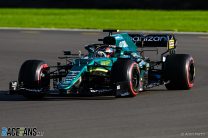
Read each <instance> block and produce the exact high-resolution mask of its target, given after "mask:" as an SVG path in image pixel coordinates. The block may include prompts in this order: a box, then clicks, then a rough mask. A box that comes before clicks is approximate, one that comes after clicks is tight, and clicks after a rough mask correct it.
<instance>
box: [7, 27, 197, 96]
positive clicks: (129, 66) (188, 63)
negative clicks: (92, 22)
mask: <svg viewBox="0 0 208 138" xmlns="http://www.w3.org/2000/svg"><path fill="white" fill-rule="evenodd" d="M115 31H116V30H104V32H108V33H109V35H108V36H106V37H104V38H103V39H99V40H100V41H101V43H99V44H90V45H88V46H86V47H85V49H86V50H87V51H88V54H87V55H83V54H81V53H79V54H72V53H71V52H70V51H64V56H63V57H59V58H61V59H64V60H66V62H65V64H61V63H59V62H58V63H57V65H56V66H49V65H48V64H46V63H45V62H44V61H42V60H27V61H25V62H24V63H23V64H22V66H21V68H20V71H19V77H18V81H11V82H10V85H9V89H10V93H11V94H14V93H17V94H22V95H24V96H25V97H27V98H32V99H35V98H42V97H44V96H46V95H47V94H50V93H51V91H56V92H57V93H58V94H60V95H70V96H109V95H112V96H116V97H123V96H130V97H134V96H136V95H137V94H138V93H139V92H140V91H144V90H146V89H149V88H152V87H156V86H159V85H165V86H166V88H167V89H168V90H187V89H191V88H192V87H193V84H194V78H195V66H194V60H193V58H192V57H191V56H190V55H188V54H176V53H175V51H176V39H175V36H174V35H170V34H149V35H142V34H129V33H115V34H113V32H115ZM159 47H166V49H167V50H165V51H164V53H162V54H161V59H160V60H159V61H153V60H151V59H150V58H148V57H144V55H143V54H144V52H145V51H151V50H156V51H157V49H158V48H159ZM145 48H147V49H145ZM151 48H154V49H151Z"/></svg>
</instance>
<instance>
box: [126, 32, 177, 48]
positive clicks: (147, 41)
mask: <svg viewBox="0 0 208 138" xmlns="http://www.w3.org/2000/svg"><path fill="white" fill-rule="evenodd" d="M129 36H130V37H131V38H132V41H133V42H134V43H135V45H136V46H137V47H139V48H143V47H167V49H168V50H171V49H175V48H176V38H175V36H174V35H171V34H150V35H142V34H129Z"/></svg>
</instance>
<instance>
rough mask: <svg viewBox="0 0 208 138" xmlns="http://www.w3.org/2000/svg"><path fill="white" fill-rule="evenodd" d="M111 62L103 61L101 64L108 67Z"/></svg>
mask: <svg viewBox="0 0 208 138" xmlns="http://www.w3.org/2000/svg"><path fill="white" fill-rule="evenodd" d="M110 63H111V61H110V60H106V61H101V62H100V65H103V66H108V65H110Z"/></svg>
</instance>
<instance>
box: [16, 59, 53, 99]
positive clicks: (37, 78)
mask: <svg viewBox="0 0 208 138" xmlns="http://www.w3.org/2000/svg"><path fill="white" fill-rule="evenodd" d="M47 73H48V65H47V64H46V63H45V62H44V61H42V60H27V61H25V62H24V63H23V64H22V66H21V68H20V71H19V78H18V82H19V85H20V86H21V87H23V88H25V90H23V96H25V97H27V98H30V99H39V98H43V97H44V96H45V95H46V91H48V90H49V88H50V78H49V76H48V74H47Z"/></svg>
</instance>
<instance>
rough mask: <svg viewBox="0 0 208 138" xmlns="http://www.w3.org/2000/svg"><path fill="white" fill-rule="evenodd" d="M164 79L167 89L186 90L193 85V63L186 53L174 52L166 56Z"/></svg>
mask: <svg viewBox="0 0 208 138" xmlns="http://www.w3.org/2000/svg"><path fill="white" fill-rule="evenodd" d="M164 67H165V79H166V80H167V81H169V83H168V84H166V85H165V86H166V88H167V89H168V90H188V89H191V88H192V87H193V85H194V79H195V65H194V60H193V58H192V57H191V56H190V55H188V54H175V55H170V56H168V57H167V59H166V62H165V65H164Z"/></svg>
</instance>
